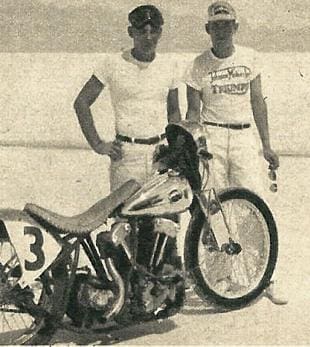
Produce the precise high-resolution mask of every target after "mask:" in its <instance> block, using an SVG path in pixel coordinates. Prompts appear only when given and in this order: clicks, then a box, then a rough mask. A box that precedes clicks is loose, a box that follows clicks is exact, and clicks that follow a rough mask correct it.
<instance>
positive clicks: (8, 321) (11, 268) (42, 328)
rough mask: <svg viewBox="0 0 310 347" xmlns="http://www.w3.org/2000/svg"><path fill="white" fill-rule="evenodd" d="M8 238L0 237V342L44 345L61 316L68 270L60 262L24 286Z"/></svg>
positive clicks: (17, 261) (16, 259)
mask: <svg viewBox="0 0 310 347" xmlns="http://www.w3.org/2000/svg"><path fill="white" fill-rule="evenodd" d="M20 277H21V268H20V265H19V260H18V258H17V255H16V252H15V249H14V247H13V245H12V244H11V242H10V240H9V239H7V238H5V239H1V240H0V344H1V345H2V344H6V345H11V344H19V345H20V344H32V345H33V344H47V343H48V342H49V340H50V339H51V337H52V335H53V333H54V332H55V330H56V329H57V325H56V324H57V323H59V321H60V320H61V319H62V317H63V315H64V310H63V307H62V304H63V298H64V292H65V288H66V282H67V279H68V271H67V269H66V265H65V264H60V265H58V266H57V268H56V269H53V271H49V272H48V271H47V272H46V273H44V275H42V276H41V277H40V278H39V279H37V280H36V281H34V282H33V283H31V284H30V285H28V286H27V287H25V288H21V287H20V286H19V284H18V283H17V282H18V280H19V278H20Z"/></svg>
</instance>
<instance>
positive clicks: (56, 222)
mask: <svg viewBox="0 0 310 347" xmlns="http://www.w3.org/2000/svg"><path fill="white" fill-rule="evenodd" d="M140 187H141V186H140V185H139V184H138V183H137V182H136V181H135V180H129V181H127V182H126V183H124V184H123V185H122V186H121V187H120V188H118V189H116V190H115V191H114V192H112V193H111V194H110V195H108V196H107V197H105V198H104V199H101V200H99V201H98V202H97V203H96V204H94V205H93V206H91V207H90V208H89V209H88V210H87V211H85V212H83V213H81V214H78V215H75V216H62V215H60V214H57V213H55V212H52V211H50V210H48V209H45V208H43V207H40V206H38V205H35V204H30V203H27V204H26V205H25V207H24V211H26V212H27V213H28V214H29V215H31V216H32V217H33V218H34V219H36V220H38V221H39V222H40V223H41V224H43V225H44V224H48V225H51V226H53V227H55V228H57V229H58V230H59V231H61V232H62V233H67V234H69V233H73V234H85V233H89V232H91V231H93V230H95V229H97V228H99V227H100V226H101V225H102V224H103V223H104V222H105V221H106V220H107V218H108V217H109V215H110V214H111V213H112V212H113V211H114V210H115V208H116V207H118V206H120V205H121V204H122V203H123V202H125V201H126V200H127V199H128V198H130V197H131V196H132V195H133V194H134V193H135V192H136V191H138V189H139V188H140Z"/></svg>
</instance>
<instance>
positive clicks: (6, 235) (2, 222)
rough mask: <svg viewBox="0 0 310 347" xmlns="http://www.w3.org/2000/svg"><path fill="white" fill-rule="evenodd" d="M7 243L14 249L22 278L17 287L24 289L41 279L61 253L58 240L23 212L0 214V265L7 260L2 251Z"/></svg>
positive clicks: (2, 211) (15, 211)
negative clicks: (39, 277)
mask: <svg viewBox="0 0 310 347" xmlns="http://www.w3.org/2000/svg"><path fill="white" fill-rule="evenodd" d="M8 240H10V242H11V244H12V246H13V247H14V249H15V252H16V255H17V258H18V261H19V265H20V267H21V272H22V276H21V278H20V279H19V281H18V283H19V284H20V285H21V286H22V287H25V286H26V285H28V284H30V283H32V282H33V281H34V280H35V279H36V278H37V277H38V276H40V275H41V274H42V273H43V272H44V271H45V270H46V269H47V268H48V267H49V266H50V265H51V264H52V262H53V261H54V260H55V259H56V258H57V256H58V254H59V253H60V251H61V245H60V244H59V243H58V242H57V241H56V239H55V238H54V237H53V236H52V235H51V234H50V233H49V232H48V231H47V230H46V229H44V228H43V227H42V226H41V225H40V224H39V223H38V222H36V221H35V220H34V219H33V218H32V217H31V216H29V215H28V214H27V213H26V212H24V211H20V210H13V209H4V210H0V246H1V248H0V252H1V253H0V257H1V259H0V262H3V261H4V258H5V257H6V256H8V255H5V248H3V247H2V246H3V244H4V243H5V242H6V241H8ZM3 252H4V253H3Z"/></svg>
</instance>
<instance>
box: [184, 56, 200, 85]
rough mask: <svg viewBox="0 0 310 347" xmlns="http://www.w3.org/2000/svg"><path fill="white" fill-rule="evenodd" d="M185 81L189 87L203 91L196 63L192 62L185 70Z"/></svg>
mask: <svg viewBox="0 0 310 347" xmlns="http://www.w3.org/2000/svg"><path fill="white" fill-rule="evenodd" d="M183 81H184V83H186V84H187V85H188V86H190V87H192V88H194V89H196V90H199V91H200V90H201V89H202V86H201V76H200V73H199V69H198V66H197V64H196V61H194V62H190V63H189V64H188V65H187V66H186V68H185V70H184V75H183Z"/></svg>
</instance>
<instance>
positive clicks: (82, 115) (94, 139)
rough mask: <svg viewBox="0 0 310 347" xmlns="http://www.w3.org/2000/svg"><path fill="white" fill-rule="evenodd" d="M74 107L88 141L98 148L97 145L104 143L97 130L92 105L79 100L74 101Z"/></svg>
mask: <svg viewBox="0 0 310 347" xmlns="http://www.w3.org/2000/svg"><path fill="white" fill-rule="evenodd" d="M74 109H75V112H76V114H77V117H78V120H79V123H80V126H81V129H82V132H83V134H84V136H85V138H86V140H87V142H88V143H89V145H90V146H91V147H92V149H93V150H96V147H97V145H98V144H99V143H102V139H101V138H100V136H99V134H98V132H97V130H96V127H95V124H94V120H93V116H92V113H91V110H90V106H89V105H87V104H86V103H83V102H82V101H79V100H77V101H76V102H75V103H74Z"/></svg>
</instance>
